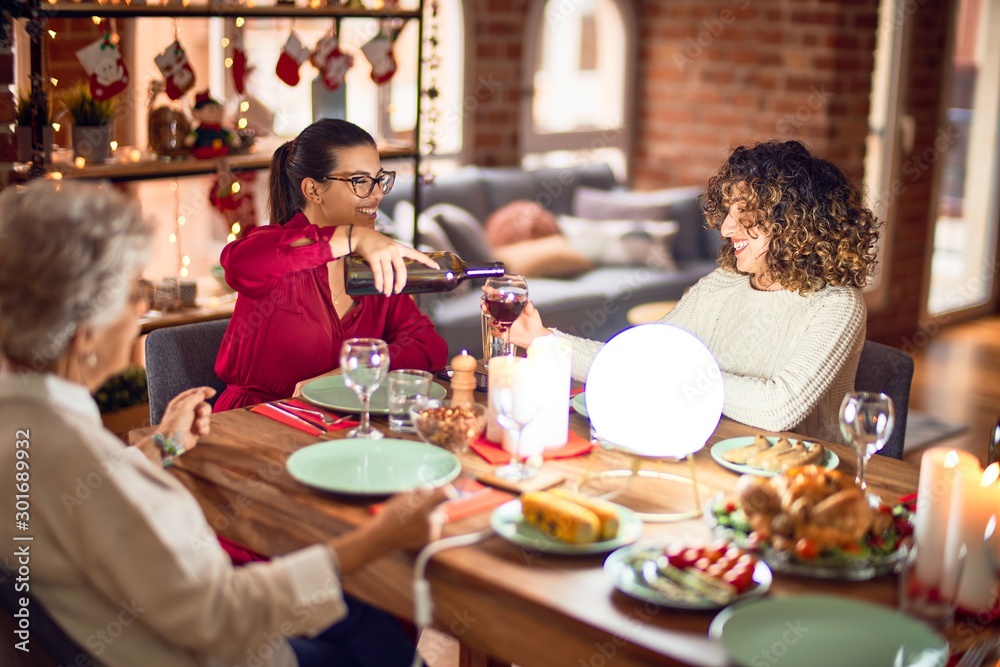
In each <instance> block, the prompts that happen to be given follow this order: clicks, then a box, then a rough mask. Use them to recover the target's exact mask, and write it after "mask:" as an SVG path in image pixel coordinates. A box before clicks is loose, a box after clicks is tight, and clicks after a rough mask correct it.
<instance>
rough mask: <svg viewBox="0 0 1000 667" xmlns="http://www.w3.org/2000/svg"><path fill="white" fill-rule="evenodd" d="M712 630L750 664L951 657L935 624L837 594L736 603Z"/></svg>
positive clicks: (941, 660) (938, 661) (926, 664)
mask: <svg viewBox="0 0 1000 667" xmlns="http://www.w3.org/2000/svg"><path fill="white" fill-rule="evenodd" d="M708 633H709V636H710V637H712V639H716V640H718V641H720V642H722V645H723V646H725V647H726V650H727V651H728V652H729V654H730V656H732V658H733V660H735V661H736V663H737V664H739V665H744V666H745V667H756V666H757V665H762V664H781V665H809V667H825V666H826V665H829V666H830V667H834V666H835V667H843V666H844V665H920V666H921V667H931V666H933V665H944V664H945V663H946V662H947V661H948V644H947V642H946V641H945V640H944V638H943V637H941V636H940V635H938V634H937V633H935V632H934V630H932V629H931V627H930V626H928V625H925V624H924V623H921V622H919V621H917V620H914V619H912V618H910V617H909V616H905V615H903V614H901V613H899V612H897V611H894V610H892V609H889V608H887V607H882V606H879V605H876V604H872V603H869V602H860V601H858V600H851V599H849V598H841V597H835V596H832V595H793V596H788V597H782V598H767V599H762V600H754V601H751V602H745V603H741V604H736V605H733V606H731V607H727V608H726V609H724V610H722V611H721V612H719V613H718V614H717V615H716V617H715V618H714V619H713V620H712V625H711V626H710V627H709V631H708ZM768 657H770V658H772V659H773V660H772V661H771V662H769V661H768ZM778 658H780V662H777V663H774V660H777V659H778Z"/></svg>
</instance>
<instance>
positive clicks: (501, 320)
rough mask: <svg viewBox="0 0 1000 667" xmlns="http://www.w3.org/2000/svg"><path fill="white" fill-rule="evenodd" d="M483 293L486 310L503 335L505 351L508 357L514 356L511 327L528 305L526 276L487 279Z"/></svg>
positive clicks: (512, 275) (508, 275)
mask: <svg viewBox="0 0 1000 667" xmlns="http://www.w3.org/2000/svg"><path fill="white" fill-rule="evenodd" d="M483 292H484V293H485V294H486V310H487V311H488V312H489V314H490V316H491V317H492V318H493V319H494V320H495V321H496V323H497V325H498V326H499V327H500V331H501V333H502V334H503V342H504V351H505V352H506V354H507V355H508V356H513V355H514V348H513V347H512V346H511V344H510V325H512V324H513V323H514V320H516V319H517V318H518V317H519V316H520V315H521V311H523V310H524V306H525V304H527V303H528V283H527V281H526V280H525V279H524V276H518V275H515V274H512V273H508V274H505V275H502V276H494V277H492V278H487V279H486V284H485V285H483Z"/></svg>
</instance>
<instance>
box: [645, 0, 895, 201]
mask: <svg viewBox="0 0 1000 667" xmlns="http://www.w3.org/2000/svg"><path fill="white" fill-rule="evenodd" d="M638 9H639V12H640V17H641V18H640V22H639V25H640V26H641V33H640V46H639V73H638V74H639V79H638V95H637V97H638V104H637V117H636V119H635V131H636V141H635V146H636V147H637V148H636V152H635V155H634V160H633V165H634V168H633V175H634V183H635V186H636V187H637V188H658V187H665V186H670V185H704V184H705V182H706V181H707V179H708V177H709V176H710V175H711V174H712V172H713V171H714V170H715V169H716V168H717V167H718V165H719V163H720V162H721V161H722V160H723V159H724V158H725V157H726V155H727V154H728V152H729V150H730V149H731V148H732V147H734V146H737V145H740V144H745V143H748V142H749V143H752V142H755V141H759V140H764V139H771V138H780V139H784V138H788V139H791V138H795V139H800V140H802V141H804V142H805V143H806V144H807V145H809V146H810V148H813V149H815V150H817V151H819V152H820V153H822V154H823V155H825V156H826V157H829V158H830V159H833V160H834V161H836V162H837V163H838V164H841V165H842V166H843V167H844V168H845V169H847V170H849V171H852V172H856V173H858V174H860V173H861V167H862V165H863V161H864V145H865V143H864V140H865V134H866V131H867V123H866V121H865V119H866V116H867V114H868V93H869V89H870V85H871V70H872V64H873V56H872V53H873V49H874V46H875V33H874V27H875V24H876V20H877V11H878V2H877V0H852V1H850V2H837V3H834V2H802V1H792V0H752V1H751V0H711V1H710V2H704V1H703V0H672V1H671V2H662V1H660V0H641V2H640V3H639V4H638Z"/></svg>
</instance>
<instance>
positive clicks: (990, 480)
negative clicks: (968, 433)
mask: <svg viewBox="0 0 1000 667" xmlns="http://www.w3.org/2000/svg"><path fill="white" fill-rule="evenodd" d="M976 467H977V468H978V466H976ZM998 478H1000V464H992V465H990V466H989V467H988V468H987V469H986V471H985V472H980V471H979V470H973V469H972V468H970V467H963V468H959V470H958V474H957V475H956V479H955V490H954V495H953V496H952V502H951V520H950V521H949V523H948V536H947V540H946V546H945V559H944V563H945V565H944V569H945V572H946V573H947V572H955V571H957V568H958V563H957V557H956V556H955V554H957V553H958V549H959V547H960V546H961V545H962V544H965V546H966V549H967V550H968V553H967V554H966V557H965V567H964V568H963V569H962V579H961V582H960V583H959V586H958V595H957V596H956V601H957V602H958V606H959V608H961V609H964V610H965V611H968V612H973V613H978V612H982V611H989V610H991V609H993V607H994V605H995V604H996V600H997V584H998V579H997V572H996V570H995V569H994V567H993V564H992V562H991V561H990V559H989V555H988V554H987V553H986V544H985V543H984V542H983V535H984V534H985V532H986V524H987V522H988V521H989V520H990V517H992V516H993V514H994V513H995V512H996V511H997V510H998V508H1000V483H998ZM921 548H923V547H921ZM952 581H954V578H952V577H948V576H946V577H945V586H944V587H943V588H942V591H941V592H942V594H943V595H944V596H945V598H946V599H948V598H950V597H951V595H952V594H954V591H953V590H949V589H950V588H954V585H953V584H950V582H952ZM949 584H950V585H949Z"/></svg>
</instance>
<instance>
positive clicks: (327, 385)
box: [302, 375, 448, 415]
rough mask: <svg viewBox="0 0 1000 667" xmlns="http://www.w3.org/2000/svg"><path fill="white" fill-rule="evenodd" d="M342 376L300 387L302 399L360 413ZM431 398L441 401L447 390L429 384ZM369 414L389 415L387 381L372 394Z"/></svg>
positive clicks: (354, 395)
mask: <svg viewBox="0 0 1000 667" xmlns="http://www.w3.org/2000/svg"><path fill="white" fill-rule="evenodd" d="M344 380H345V378H344V376H343V375H328V376H326V377H325V378H319V379H318V380H313V381H312V382H309V383H307V384H306V385H305V386H304V387H302V398H304V399H306V400H307V401H309V402H310V403H315V404H316V405H321V406H323V407H324V408H330V409H331V410H340V411H341V412H361V399H359V398H358V395H357V394H356V393H354V390H353V389H351V388H350V387H348V386H347V385H345V384H344ZM430 394H431V396H430V397H431V398H437V399H441V398H444V397H445V396H447V395H448V390H447V389H445V388H444V387H442V386H441V385H439V384H438V383H436V382H431V392H430ZM369 412H370V413H371V414H373V415H387V414H389V387H388V380H387V381H386V383H385V384H383V385H382V386H381V387H379V388H378V389H376V390H375V393H374V394H372V400H371V406H370V408H369Z"/></svg>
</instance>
